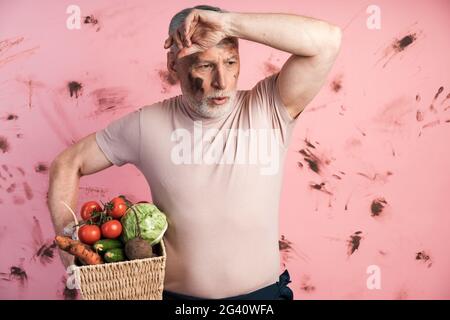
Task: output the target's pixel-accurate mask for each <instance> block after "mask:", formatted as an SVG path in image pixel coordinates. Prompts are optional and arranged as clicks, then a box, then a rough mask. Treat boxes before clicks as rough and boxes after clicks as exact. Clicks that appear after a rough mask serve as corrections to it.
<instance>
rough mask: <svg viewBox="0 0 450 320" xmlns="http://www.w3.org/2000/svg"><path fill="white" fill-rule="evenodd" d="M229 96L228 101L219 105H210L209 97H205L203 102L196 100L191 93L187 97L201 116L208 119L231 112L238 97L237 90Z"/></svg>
mask: <svg viewBox="0 0 450 320" xmlns="http://www.w3.org/2000/svg"><path fill="white" fill-rule="evenodd" d="M228 96H229V99H228V101H227V103H225V104H222V105H217V106H215V105H209V104H208V97H205V98H203V99H202V101H201V103H198V102H196V101H195V100H194V99H193V98H192V96H190V95H187V96H186V97H187V100H188V102H189V105H190V106H191V108H192V109H193V110H194V111H195V112H197V113H198V114H199V115H200V116H202V117H204V118H207V119H215V118H220V117H222V116H224V115H226V114H228V113H230V112H231V110H232V108H233V104H234V99H235V97H236V91H234V92H231V93H229V94H228Z"/></svg>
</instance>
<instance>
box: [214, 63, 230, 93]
mask: <svg viewBox="0 0 450 320" xmlns="http://www.w3.org/2000/svg"><path fill="white" fill-rule="evenodd" d="M212 85H213V86H214V87H215V88H217V89H220V90H223V89H225V88H226V86H227V83H226V79H225V72H224V70H223V68H222V67H221V66H219V67H217V69H216V72H215V73H214V79H213V83H212Z"/></svg>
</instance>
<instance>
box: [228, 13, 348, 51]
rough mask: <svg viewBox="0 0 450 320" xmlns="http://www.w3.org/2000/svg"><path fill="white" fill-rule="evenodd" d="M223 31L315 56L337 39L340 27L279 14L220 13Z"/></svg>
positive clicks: (279, 48) (333, 45)
mask: <svg viewBox="0 0 450 320" xmlns="http://www.w3.org/2000/svg"><path fill="white" fill-rule="evenodd" d="M224 24H225V29H226V34H227V35H228V36H232V37H238V38H242V39H245V40H249V41H255V42H258V43H261V44H265V45H268V46H270V47H273V48H275V49H278V50H282V51H285V52H289V53H291V54H294V55H299V56H315V55H318V54H320V53H322V52H324V51H326V50H327V49H328V48H330V49H334V48H335V47H336V45H338V43H339V41H340V29H339V28H338V27H336V26H334V25H332V24H329V23H327V22H325V21H321V20H317V19H313V18H308V17H304V16H299V15H292V14H280V13H235V12H230V13H224Z"/></svg>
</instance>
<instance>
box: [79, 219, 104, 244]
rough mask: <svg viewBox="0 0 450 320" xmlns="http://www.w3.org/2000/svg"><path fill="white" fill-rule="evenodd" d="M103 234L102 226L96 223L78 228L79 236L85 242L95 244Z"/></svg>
mask: <svg viewBox="0 0 450 320" xmlns="http://www.w3.org/2000/svg"><path fill="white" fill-rule="evenodd" d="M101 236H102V233H101V231H100V228H99V227H98V226H97V225H95V224H85V225H84V226H82V227H81V228H80V229H79V230H78V238H80V241H81V242H83V243H85V244H89V245H93V244H94V243H96V242H97V241H98V240H100V238H101Z"/></svg>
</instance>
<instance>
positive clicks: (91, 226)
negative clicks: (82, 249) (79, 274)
mask: <svg viewBox="0 0 450 320" xmlns="http://www.w3.org/2000/svg"><path fill="white" fill-rule="evenodd" d="M130 206H131V202H129V201H128V200H127V199H126V198H125V197H124V196H118V197H115V198H113V199H112V200H111V201H109V202H107V203H106V204H105V205H104V206H103V208H102V206H101V205H100V204H99V203H98V202H96V201H88V202H86V203H84V204H83V206H82V207H81V212H80V214H81V218H82V219H83V221H82V222H81V227H80V229H79V230H78V238H79V239H80V241H81V242H83V243H85V244H88V245H93V244H94V243H96V242H97V241H98V240H100V239H102V238H106V239H116V238H118V237H119V236H120V235H121V234H122V224H121V223H120V221H119V220H120V218H121V217H122V216H123V215H124V214H125V212H126V211H127V210H128V208H129V207H130Z"/></svg>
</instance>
